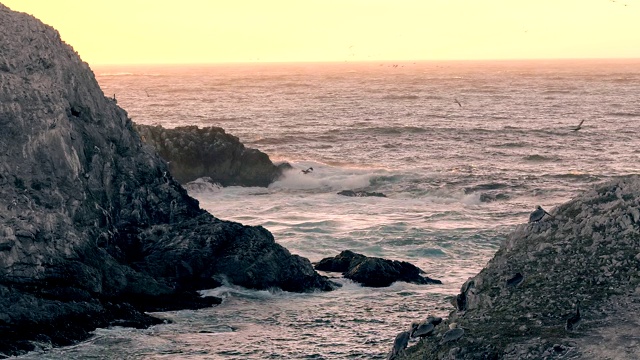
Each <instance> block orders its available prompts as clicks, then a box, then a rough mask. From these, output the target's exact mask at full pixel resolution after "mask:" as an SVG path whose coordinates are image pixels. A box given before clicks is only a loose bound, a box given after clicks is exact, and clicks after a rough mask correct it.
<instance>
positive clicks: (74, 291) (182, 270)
mask: <svg viewBox="0 0 640 360" xmlns="http://www.w3.org/2000/svg"><path fill="white" fill-rule="evenodd" d="M0 33H1V34H2V36H0V49H1V51H0V129H2V131H0V356H2V354H6V355H16V354H21V353H23V352H24V351H28V350H31V349H33V347H34V345H33V341H40V342H41V341H46V342H50V343H51V344H52V345H54V346H56V345H67V344H70V343H72V342H74V341H77V340H80V339H84V338H86V337H87V336H89V335H90V333H89V332H90V331H91V330H93V329H95V328H96V327H101V326H108V325H110V324H127V325H128V326H148V325H149V324H152V323H155V322H156V321H157V320H156V319H153V318H150V317H149V316H148V315H145V314H143V312H144V311H159V310H172V309H181V308H201V307H206V306H211V305H213V304H216V303H219V302H220V299H218V298H213V297H207V298H203V297H201V296H200V295H199V294H198V293H197V291H196V290H199V289H206V288H212V287H215V286H218V285H220V284H221V283H222V282H223V281H229V282H231V283H234V284H237V285H240V286H246V287H250V288H256V289H267V288H272V287H279V288H282V289H284V290H290V291H314V290H318V289H322V290H328V289H331V288H332V285H331V283H330V282H328V280H326V278H324V277H322V276H320V275H319V274H317V273H316V272H315V271H314V270H313V266H312V265H311V262H310V261H309V260H307V259H304V258H301V257H299V256H295V255H291V254H290V253H289V251H287V249H285V248H283V247H282V246H280V245H278V244H277V243H276V242H275V241H274V239H273V237H272V236H271V234H270V233H269V232H268V231H267V230H265V229H264V228H261V227H250V226H244V225H241V224H237V223H233V222H228V221H222V220H219V219H217V218H215V217H213V216H212V215H211V214H209V213H207V212H206V211H204V210H202V209H200V207H199V205H198V201H197V200H195V199H193V198H191V197H189V196H188V194H187V192H186V190H185V189H183V188H182V186H181V185H180V184H179V183H178V182H177V181H176V180H175V179H174V178H173V177H172V176H171V175H170V173H169V168H168V166H167V163H166V162H165V161H164V160H162V158H161V157H160V156H159V155H158V154H157V153H156V152H155V151H154V150H153V149H152V148H151V147H149V146H144V144H143V142H142V141H141V139H140V136H139V135H138V133H137V132H136V131H135V130H134V128H133V123H132V122H131V120H130V119H129V117H128V116H127V113H126V112H125V111H124V110H123V109H121V108H119V107H118V106H117V105H116V102H115V99H112V98H108V97H105V96H104V94H103V92H102V91H101V90H100V88H99V86H98V83H97V82H96V80H95V78H94V75H93V73H92V71H91V69H90V68H89V66H88V65H87V64H86V63H84V62H82V61H81V59H80V58H79V57H78V55H77V54H76V53H75V52H74V51H73V49H72V48H71V47H70V46H68V45H66V44H65V43H63V42H62V41H61V39H60V36H59V34H58V33H57V32H56V31H55V30H54V29H52V28H51V27H49V26H46V25H44V24H42V23H41V22H40V21H38V20H37V19H35V18H33V17H32V16H29V15H27V14H23V13H17V12H13V11H11V10H9V9H8V8H7V7H5V6H4V5H1V4H0Z"/></svg>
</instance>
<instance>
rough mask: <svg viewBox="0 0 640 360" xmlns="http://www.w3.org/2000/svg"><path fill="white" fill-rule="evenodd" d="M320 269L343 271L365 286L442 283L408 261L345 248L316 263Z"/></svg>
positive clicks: (316, 266)
mask: <svg viewBox="0 0 640 360" xmlns="http://www.w3.org/2000/svg"><path fill="white" fill-rule="evenodd" d="M315 269H316V270H320V271H329V272H341V273H342V275H343V276H344V277H345V278H347V279H351V280H353V281H355V282H357V283H360V284H361V285H363V286H369V287H386V286H389V285H391V284H393V283H394V282H396V281H404V282H408V283H414V284H442V282H441V281H440V280H435V279H431V278H429V277H426V276H422V275H421V274H424V271H422V270H421V269H420V268H418V267H416V266H415V265H412V264H410V263H408V262H406V261H397V260H387V259H381V258H377V257H367V256H364V255H362V254H358V253H354V252H353V251H350V250H345V251H343V252H341V253H340V254H338V255H336V256H335V257H332V258H324V259H322V260H320V261H319V262H318V263H317V264H315Z"/></svg>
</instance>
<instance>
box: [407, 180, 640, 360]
mask: <svg viewBox="0 0 640 360" xmlns="http://www.w3.org/2000/svg"><path fill="white" fill-rule="evenodd" d="M639 249H640V177H638V176H629V177H623V178H619V179H616V180H612V181H610V182H608V183H605V184H601V185H599V186H597V187H596V188H594V189H592V190H588V191H586V192H585V193H583V194H582V195H580V196H578V197H577V198H575V199H574V200H571V201H569V202H567V203H565V204H562V205H560V206H558V207H557V208H556V209H555V211H554V212H553V217H544V218H543V219H542V220H540V221H539V222H537V223H528V224H521V225H518V226H517V227H516V228H515V230H514V231H513V233H511V234H510V235H509V236H508V237H507V239H506V241H505V242H504V243H503V244H502V245H501V247H500V249H499V250H498V252H497V253H496V254H495V256H494V257H493V259H492V260H491V261H489V263H488V264H487V265H486V266H485V268H484V269H483V270H482V271H481V272H480V273H479V274H478V275H476V276H475V277H473V278H472V279H469V280H468V281H467V282H465V284H464V285H463V287H462V289H461V293H460V294H464V296H459V298H460V297H463V298H464V299H463V300H464V301H462V302H456V309H455V310H453V311H452V312H451V313H450V314H449V318H448V319H447V320H446V322H447V323H449V324H450V326H451V324H453V323H456V326H457V327H459V328H464V329H465V333H464V336H463V337H461V338H458V339H457V340H456V341H455V342H444V341H442V342H438V341H437V339H438V338H439V337H440V338H442V339H444V338H445V337H443V336H444V334H445V329H446V327H437V328H436V330H435V334H434V336H433V337H428V338H425V340H423V341H421V342H420V343H419V344H418V345H416V346H413V347H410V348H408V349H407V350H406V356H404V357H401V358H402V359H425V358H426V359H442V358H447V357H448V356H449V354H451V353H452V352H453V353H455V358H456V359H542V358H566V357H568V356H570V357H571V358H580V359H602V358H607V357H609V356H610V355H613V354H615V355H616V356H622V357H624V358H628V359H633V358H640V349H639V348H638V347H637V346H633V345H632V344H633V341H632V340H631V339H637V329H638V326H640V323H639V321H638V316H637V314H638V312H639V311H640V261H639V260H638V259H639V257H638V254H639V251H640V250H639ZM578 304H579V305H578ZM578 308H579V311H578ZM578 321H579V322H580V327H579V328H577V327H576V324H577V322H578ZM449 335H451V333H449ZM603 343H606V346H604V347H603V346H601V344H603Z"/></svg>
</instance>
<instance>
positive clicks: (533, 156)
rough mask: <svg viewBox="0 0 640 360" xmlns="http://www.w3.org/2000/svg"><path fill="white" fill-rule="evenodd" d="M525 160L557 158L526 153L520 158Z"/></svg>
mask: <svg viewBox="0 0 640 360" xmlns="http://www.w3.org/2000/svg"><path fill="white" fill-rule="evenodd" d="M522 159H523V160H525V161H540V162H544V161H554V160H557V158H552V157H547V156H543V155H537V154H534V155H528V156H525V157H523V158H522Z"/></svg>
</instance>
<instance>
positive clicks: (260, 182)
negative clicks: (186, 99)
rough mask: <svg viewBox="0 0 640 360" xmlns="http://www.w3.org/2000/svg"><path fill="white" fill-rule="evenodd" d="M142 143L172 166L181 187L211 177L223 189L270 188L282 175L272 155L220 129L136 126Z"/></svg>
mask: <svg viewBox="0 0 640 360" xmlns="http://www.w3.org/2000/svg"><path fill="white" fill-rule="evenodd" d="M134 128H135V129H136V130H137V131H138V132H139V133H140V136H141V137H142V140H143V141H144V142H145V143H146V144H149V145H151V146H153V147H154V148H155V149H156V150H157V151H158V153H159V154H160V156H161V157H162V158H163V159H164V160H166V161H167V162H168V163H169V170H170V172H171V175H172V176H173V177H174V178H175V179H176V180H178V181H179V182H180V183H182V184H186V183H188V182H190V181H194V180H196V179H198V178H201V177H208V178H211V180H212V181H213V182H215V183H219V184H220V185H222V186H262V187H267V186H269V184H271V183H272V182H273V181H275V180H277V179H278V178H279V177H280V176H282V170H283V169H282V167H279V166H276V165H274V164H273V163H272V162H271V160H270V159H269V156H268V155H267V154H265V153H263V152H261V151H259V150H256V149H249V148H246V147H245V146H244V145H243V144H242V143H241V142H240V141H239V140H238V138H237V137H235V136H233V135H230V134H227V133H225V131H224V130H223V129H222V128H219V127H204V128H202V129H200V128H198V127H197V126H182V127H176V128H173V129H165V128H163V127H162V126H159V125H158V126H149V125H138V124H136V125H134Z"/></svg>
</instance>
